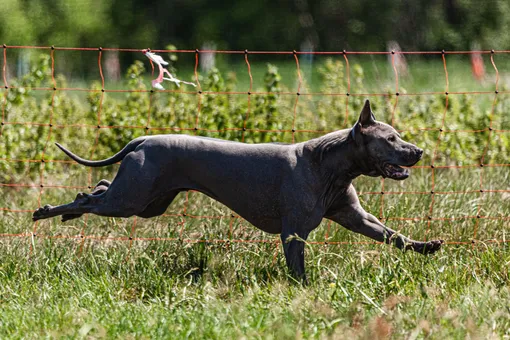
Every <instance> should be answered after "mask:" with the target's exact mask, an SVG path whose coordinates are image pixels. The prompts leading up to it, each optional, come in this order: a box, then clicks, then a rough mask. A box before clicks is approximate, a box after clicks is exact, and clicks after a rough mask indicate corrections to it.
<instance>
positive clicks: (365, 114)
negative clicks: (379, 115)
mask: <svg viewBox="0 0 510 340" xmlns="http://www.w3.org/2000/svg"><path fill="white" fill-rule="evenodd" d="M358 123H361V125H362V126H367V125H370V124H374V123H375V116H374V113H373V112H372V109H371V108H370V101H369V100H368V99H367V100H366V101H365V105H364V106H363V109H362V110H361V113H360V115H359V119H358Z"/></svg>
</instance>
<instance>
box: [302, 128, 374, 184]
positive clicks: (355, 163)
mask: <svg viewBox="0 0 510 340" xmlns="http://www.w3.org/2000/svg"><path fill="white" fill-rule="evenodd" d="M350 131H351V129H345V130H340V131H335V132H331V133H328V134H327V135H324V136H322V137H319V138H316V139H312V140H310V141H308V142H306V144H305V147H306V148H307V149H309V150H310V152H311V157H312V158H313V161H314V163H316V164H318V165H319V171H320V172H321V174H322V175H323V176H322V177H324V178H325V179H327V181H330V182H334V183H335V185H337V186H338V185H339V186H345V187H347V186H348V185H349V184H351V182H352V180H354V179H355V178H356V177H358V176H360V175H369V176H373V175H374V174H373V170H372V166H371V164H370V160H369V159H368V158H367V157H361V156H360V155H362V154H363V153H364V151H365V150H364V148H365V146H364V145H357V144H356V142H355V141H354V140H353V139H352V138H351V137H350Z"/></svg>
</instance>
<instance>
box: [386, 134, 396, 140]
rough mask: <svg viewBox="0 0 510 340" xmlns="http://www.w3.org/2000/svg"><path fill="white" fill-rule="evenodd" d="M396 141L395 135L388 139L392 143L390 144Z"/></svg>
mask: <svg viewBox="0 0 510 340" xmlns="http://www.w3.org/2000/svg"><path fill="white" fill-rule="evenodd" d="M395 140H396V137H395V136H393V135H392V136H389V137H388V141H390V142H394V141H395Z"/></svg>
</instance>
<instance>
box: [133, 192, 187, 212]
mask: <svg viewBox="0 0 510 340" xmlns="http://www.w3.org/2000/svg"><path fill="white" fill-rule="evenodd" d="M178 193H179V191H175V192H170V193H168V195H167V196H165V197H163V198H158V199H156V200H154V201H152V202H151V203H150V204H149V205H148V206H147V207H146V208H145V210H144V211H142V212H140V213H137V214H136V216H140V217H143V218H149V217H155V216H159V215H162V214H163V213H164V212H165V211H166V209H167V208H168V206H169V205H170V204H171V203H172V201H173V200H174V198H175V196H177V194H178Z"/></svg>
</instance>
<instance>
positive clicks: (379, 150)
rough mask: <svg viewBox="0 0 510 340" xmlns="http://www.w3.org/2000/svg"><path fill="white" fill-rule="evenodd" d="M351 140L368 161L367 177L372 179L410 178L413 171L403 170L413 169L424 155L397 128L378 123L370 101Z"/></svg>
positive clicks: (363, 110) (362, 112) (365, 173)
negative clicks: (405, 139)
mask: <svg viewBox="0 0 510 340" xmlns="http://www.w3.org/2000/svg"><path fill="white" fill-rule="evenodd" d="M350 138H351V139H352V140H354V142H355V145H356V148H357V149H359V151H360V153H359V155H360V157H363V158H364V159H363V161H364V162H363V163H364V164H365V166H364V168H365V169H364V171H363V174H364V175H368V176H382V177H388V178H391V179H395V180H403V179H406V178H407V177H409V169H407V168H402V167H403V166H404V167H410V166H413V165H414V164H416V163H417V162H418V161H419V160H420V158H421V156H422V155H423V150H422V149H420V148H419V147H417V146H416V145H413V144H411V143H407V142H405V141H403V140H402V139H401V138H400V135H399V133H398V132H397V131H396V130H395V129H394V128H393V127H391V126H389V125H388V124H384V123H381V122H378V121H376V120H375V116H374V114H373V113H372V110H371V109H370V102H369V101H368V100H367V101H366V102H365V106H364V107H363V109H362V110H361V114H360V116H359V119H358V122H357V123H356V124H355V125H354V127H353V128H352V129H351V132H350Z"/></svg>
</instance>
